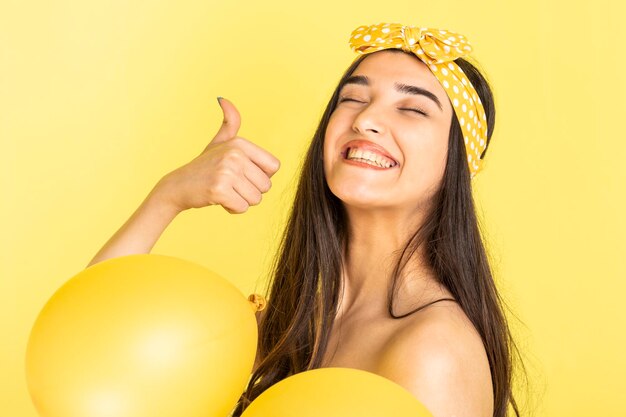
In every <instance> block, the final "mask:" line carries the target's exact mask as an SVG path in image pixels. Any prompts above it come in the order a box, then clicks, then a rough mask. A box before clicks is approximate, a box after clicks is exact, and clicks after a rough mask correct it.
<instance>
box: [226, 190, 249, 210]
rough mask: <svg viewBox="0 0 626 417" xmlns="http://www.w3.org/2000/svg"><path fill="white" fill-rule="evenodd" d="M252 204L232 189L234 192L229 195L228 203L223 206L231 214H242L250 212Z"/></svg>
mask: <svg viewBox="0 0 626 417" xmlns="http://www.w3.org/2000/svg"><path fill="white" fill-rule="evenodd" d="M249 206H250V204H248V202H247V201H246V200H245V199H244V198H243V197H242V196H241V195H240V194H239V193H238V192H237V190H235V187H232V192H231V193H230V194H229V195H228V203H224V204H222V207H224V209H225V210H226V211H228V212H229V213H231V214H240V213H244V212H245V211H246V210H248V207H249Z"/></svg>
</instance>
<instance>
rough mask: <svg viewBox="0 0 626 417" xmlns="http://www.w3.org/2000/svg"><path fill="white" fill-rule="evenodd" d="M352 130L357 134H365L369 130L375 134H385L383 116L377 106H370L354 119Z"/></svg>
mask: <svg viewBox="0 0 626 417" xmlns="http://www.w3.org/2000/svg"><path fill="white" fill-rule="evenodd" d="M352 130H354V131H355V132H357V133H364V132H365V131H367V130H371V131H372V132H375V133H384V132H385V126H384V122H383V115H382V112H381V111H380V110H378V109H377V108H376V106H373V105H371V104H370V105H368V106H366V107H365V108H363V110H362V111H361V112H359V114H357V116H356V117H355V118H354V122H353V123H352Z"/></svg>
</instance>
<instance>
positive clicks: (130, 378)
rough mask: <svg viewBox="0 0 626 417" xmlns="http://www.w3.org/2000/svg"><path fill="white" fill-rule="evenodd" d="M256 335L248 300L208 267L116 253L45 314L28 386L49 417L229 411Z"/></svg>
mask: <svg viewBox="0 0 626 417" xmlns="http://www.w3.org/2000/svg"><path fill="white" fill-rule="evenodd" d="M257 337H258V335H257V324H256V319H255V317H254V309H253V308H251V304H250V302H249V301H248V300H247V299H246V298H245V297H244V296H243V294H242V293H241V292H240V291H239V289H238V288H236V287H235V286H233V285H232V284H231V283H229V282H228V281H226V280H225V279H223V278H221V277H219V276H218V275H217V274H215V273H213V272H212V271H210V270H208V269H206V268H204V267H202V266H200V265H197V264H194V263H191V262H187V261H184V260H181V259H178V258H174V257H170V256H163V255H153V254H148V255H145V254H141V255H130V256H123V257H118V258H112V259H109V260H106V261H103V262H100V263H97V264H95V265H92V266H90V267H88V268H87V269H85V270H83V271H81V272H80V273H78V274H77V275H76V276H74V277H73V278H72V279H70V280H69V281H67V282H66V283H65V284H64V285H63V286H62V287H61V288H60V289H59V290H58V291H57V292H56V293H54V295H53V296H52V297H51V298H50V300H49V301H48V302H47V303H46V305H45V306H44V308H43V309H42V311H41V312H40V314H39V316H38V317H37V320H36V321H35V324H34V326H33V328H32V331H31V334H30V339H29V341H28V347H27V352H26V376H27V382H28V389H29V392H30V394H31V398H32V400H33V403H34V404H35V407H36V409H37V411H38V412H39V414H40V415H41V416H43V417H178V416H184V417H200V416H202V417H213V416H215V417H225V416H226V415H227V414H228V413H229V412H230V411H231V410H232V409H233V407H234V405H235V403H236V402H237V399H238V398H239V396H240V394H241V393H242V391H243V390H244V388H245V385H246V384H247V382H248V379H249V377H250V373H251V371H252V366H253V363H254V358H255V354H256V345H257Z"/></svg>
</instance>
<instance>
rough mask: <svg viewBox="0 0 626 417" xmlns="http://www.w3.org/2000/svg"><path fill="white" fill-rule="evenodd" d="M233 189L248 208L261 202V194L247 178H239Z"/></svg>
mask: <svg viewBox="0 0 626 417" xmlns="http://www.w3.org/2000/svg"><path fill="white" fill-rule="evenodd" d="M233 189H234V190H235V191H236V192H237V194H239V195H240V196H241V197H242V198H243V199H244V200H246V202H247V203H248V205H250V206H256V205H257V204H259V203H260V202H261V198H262V196H261V192H260V191H259V190H258V189H257V188H256V187H255V186H254V185H253V184H252V183H251V182H250V181H248V179H247V178H240V179H239V181H237V182H235V183H234V184H233Z"/></svg>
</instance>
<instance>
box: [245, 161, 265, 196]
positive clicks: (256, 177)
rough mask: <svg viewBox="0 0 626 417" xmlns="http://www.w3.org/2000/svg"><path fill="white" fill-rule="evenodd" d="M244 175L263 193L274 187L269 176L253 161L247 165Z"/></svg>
mask: <svg viewBox="0 0 626 417" xmlns="http://www.w3.org/2000/svg"><path fill="white" fill-rule="evenodd" d="M243 174H244V175H245V177H246V178H247V179H248V181H250V183H252V185H254V186H255V187H256V189H257V190H259V191H260V192H261V193H266V192H268V191H269V189H270V188H271V187H272V181H270V178H269V177H268V176H267V174H266V173H265V172H263V170H262V169H261V168H259V167H258V166H257V165H256V164H255V163H253V162H252V161H250V162H248V163H247V164H245V166H244V168H243Z"/></svg>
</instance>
